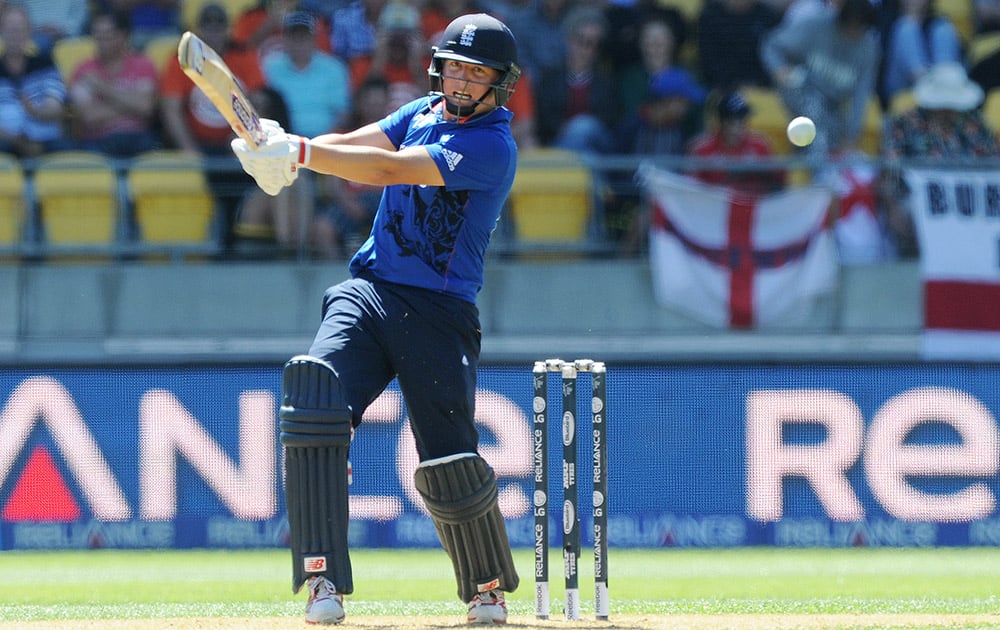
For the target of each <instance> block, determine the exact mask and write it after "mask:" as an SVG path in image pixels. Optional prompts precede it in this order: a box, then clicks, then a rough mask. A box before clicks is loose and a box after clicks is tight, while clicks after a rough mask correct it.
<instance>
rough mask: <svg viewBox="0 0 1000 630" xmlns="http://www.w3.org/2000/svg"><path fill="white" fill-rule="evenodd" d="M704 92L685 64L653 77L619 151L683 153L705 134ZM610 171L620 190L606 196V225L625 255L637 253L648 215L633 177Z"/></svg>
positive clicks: (627, 125) (622, 134)
mask: <svg viewBox="0 0 1000 630" xmlns="http://www.w3.org/2000/svg"><path fill="white" fill-rule="evenodd" d="M704 101H705V90H704V89H703V88H702V87H701V86H700V85H698V84H697V82H696V81H695V80H694V77H693V76H691V73H689V72H688V71H687V70H684V69H683V68H677V67H674V68H669V69H667V70H663V71H661V72H659V73H658V74H656V75H655V76H654V77H653V78H652V80H651V81H650V93H649V97H648V98H647V100H646V102H645V103H643V105H642V106H641V107H640V108H639V110H638V111H637V112H636V113H635V114H633V115H632V116H631V117H630V118H629V119H627V120H626V121H624V123H623V125H622V129H621V132H620V134H619V135H620V138H619V142H620V146H619V148H618V151H620V152H622V153H632V154H634V155H640V156H645V155H678V156H679V155H683V154H684V152H685V150H686V148H687V146H688V144H689V143H690V142H691V141H692V140H693V139H694V138H695V137H697V136H698V134H699V133H701V131H702V128H703V125H702V121H703V116H702V104H703V103H704ZM621 177H622V175H621V174H619V173H612V174H611V176H610V180H611V183H612V188H613V189H615V190H616V191H617V193H616V194H615V195H614V197H613V198H610V199H608V200H606V224H607V226H608V230H609V232H610V233H611V235H612V237H613V238H614V239H615V240H617V241H618V244H619V248H620V252H619V253H621V254H622V255H633V254H635V253H636V252H638V251H639V248H640V246H641V243H642V241H643V238H644V236H643V235H644V234H646V233H647V231H646V227H647V226H646V217H645V215H644V213H642V212H641V211H640V208H641V204H640V199H639V195H638V194H636V192H635V188H634V185H633V175H632V174H631V173H630V174H628V175H627V180H626V181H620V178H621Z"/></svg>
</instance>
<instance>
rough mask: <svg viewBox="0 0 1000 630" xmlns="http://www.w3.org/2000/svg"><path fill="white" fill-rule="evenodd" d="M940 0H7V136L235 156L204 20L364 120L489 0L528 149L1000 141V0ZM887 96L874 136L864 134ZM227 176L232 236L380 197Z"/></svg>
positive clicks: (285, 113) (296, 116) (396, 95)
mask: <svg viewBox="0 0 1000 630" xmlns="http://www.w3.org/2000/svg"><path fill="white" fill-rule="evenodd" d="M936 1H937V0H575V1H574V0H260V1H259V2H254V0H146V1H142V0H90V1H89V2H86V1H83V0H29V1H26V0H0V42H2V53H0V151H3V152H6V153H12V154H15V155H17V156H19V157H21V158H36V157H38V156H41V155H44V154H46V153H50V152H53V151H58V150H62V149H83V150H89V151H98V152H102V153H106V154H108V155H110V156H112V157H115V158H122V159H128V158H131V157H134V156H137V155H139V154H141V153H143V152H146V151H149V150H152V149H175V150H181V151H186V152H190V153H191V154H192V155H198V156H203V157H212V158H220V159H222V158H229V157H231V154H230V150H229V140H230V138H231V135H232V134H231V131H230V130H229V126H228V125H227V124H226V122H225V120H224V119H223V118H222V117H221V115H219V114H218V112H216V111H215V108H214V107H213V106H212V105H211V103H210V102H209V101H208V99H207V98H205V97H204V95H203V94H201V93H200V91H199V90H197V89H196V88H195V87H194V85H193V84H192V83H191V82H190V80H188V79H187V77H186V76H185V75H184V74H183V72H182V71H181V69H180V67H179V65H178V62H177V59H176V55H175V54H173V51H175V50H176V48H175V47H174V48H171V46H175V45H176V40H177V39H178V38H179V36H180V33H181V32H183V31H184V30H189V29H190V30H192V31H194V32H195V33H197V34H198V35H199V36H200V37H201V38H202V39H204V40H205V41H206V42H207V43H208V44H209V45H210V46H212V47H213V48H215V49H216V50H218V51H220V52H221V53H222V56H223V58H224V59H225V61H226V63H227V64H228V65H229V66H230V68H232V70H233V72H234V73H235V74H236V76H237V77H238V78H239V80H240V81H241V83H242V84H243V86H244V88H245V89H246V91H247V93H248V94H249V95H250V97H251V98H252V99H253V100H254V102H255V103H256V104H257V105H258V107H259V108H260V110H261V111H262V112H264V113H265V115H266V116H269V117H273V118H275V119H277V120H279V121H281V122H282V124H283V125H284V126H285V127H286V128H287V129H288V130H289V131H291V132H294V133H299V134H302V135H306V136H315V135H319V134H322V133H325V132H328V131H333V130H341V129H347V128H352V127H355V126H358V125H360V124H361V123H363V122H366V121H370V120H374V119H376V118H379V117H381V116H383V115H385V114H386V113H388V112H390V111H392V110H393V109H395V108H396V107H398V106H399V105H401V104H402V103H405V102H407V101H409V100H411V99H413V98H417V97H419V96H420V95H422V94H424V93H426V91H427V75H426V68H427V65H428V60H429V54H430V46H431V45H433V44H434V43H436V41H437V38H438V34H439V33H440V31H441V30H442V29H443V27H444V25H446V24H447V23H448V22H449V21H450V20H451V19H452V18H453V17H455V16H457V15H460V14H463V13H469V12H476V11H484V12H488V13H491V14H493V15H495V16H497V17H498V18H500V19H501V20H503V21H505V22H506V23H507V24H508V25H509V26H510V28H511V30H512V31H513V33H514V35H515V37H516V38H517V41H518V44H519V55H520V60H519V61H520V65H521V67H522V69H523V78H522V80H521V81H520V83H519V84H518V87H517V91H516V93H515V95H514V98H513V99H512V100H511V101H510V103H509V104H508V107H510V108H511V109H512V110H513V111H514V113H515V118H514V122H513V126H514V134H515V138H516V139H517V142H518V145H519V147H520V150H521V151H530V150H532V149H534V148H537V147H552V148H560V149H567V150H571V151H576V152H583V153H591V154H597V155H602V154H606V155H614V154H630V155H670V156H685V155H691V156H698V157H711V156H721V157H727V158H733V159H741V158H749V159H753V158H755V157H763V158H767V157H772V156H778V155H782V156H784V155H792V154H794V153H795V152H799V153H801V154H803V155H813V156H817V155H818V156H832V157H837V156H847V155H853V154H857V153H858V152H860V151H867V154H868V155H872V154H873V153H874V154H875V156H876V157H880V158H906V157H940V158H954V157H970V156H986V157H995V156H998V155H1000V146H998V143H997V133H996V132H997V128H996V125H997V123H998V122H1000V120H998V119H997V118H996V115H995V114H989V113H988V112H987V110H986V109H985V108H984V105H985V103H986V101H987V98H988V97H989V96H990V95H991V92H992V90H994V89H995V88H996V87H998V86H1000V0H965V1H966V2H967V4H968V6H967V7H966V9H965V10H964V11H959V12H956V10H955V8H954V7H955V6H956V5H957V4H958V3H956V2H955V1H954V0H950V1H949V5H948V6H949V11H950V12H944V11H942V10H939V9H938V7H937V6H936ZM991 36H992V38H993V40H995V41H996V43H995V44H994V46H993V47H992V48H989V47H987V45H986V42H987V41H989V40H990V37H991ZM81 41H82V42H85V44H86V46H83V47H80V48H76V49H72V50H75V52H74V53H73V54H70V53H67V52H66V51H68V50H71V49H70V46H69V44H70V43H72V42H81ZM163 42H166V44H165V45H164V43H163ZM973 50H975V51H976V52H975V55H973V53H972V51H973ZM750 91H755V92H758V91H767V92H771V93H773V94H775V95H776V96H777V98H778V101H777V102H779V103H780V104H781V107H783V108H784V112H783V115H784V119H786V120H787V119H788V118H790V117H792V116H796V115H805V116H809V117H811V118H812V119H813V120H814V121H815V123H816V127H817V138H816V140H815V142H813V144H812V145H810V146H809V147H807V148H805V149H795V148H794V147H791V145H789V144H788V143H787V142H782V139H781V138H778V137H776V136H774V135H769V134H767V133H762V131H763V130H761V129H755V122H754V121H755V120H756V118H755V115H757V114H760V113H762V112H760V111H757V110H758V109H759V108H760V105H758V104H755V103H754V101H753V99H751V98H749V94H748V93H749V92H750ZM873 107H874V108H875V110H874V111H875V115H876V117H877V119H878V121H879V122H878V125H877V129H876V136H877V138H876V140H875V142H874V143H872V142H868V143H867V144H866V141H865V134H866V133H871V129H870V119H871V116H872V111H873V109H872V108H873ZM873 148H874V151H873V150H872V149H873ZM692 174H693V175H695V176H697V177H700V178H702V179H704V180H705V181H706V182H709V183H712V184H716V185H722V186H730V187H732V188H734V189H737V190H740V191H742V192H744V193H747V194H763V193H766V192H769V191H773V190H776V189H780V188H782V187H783V186H784V185H785V184H786V181H787V178H786V176H785V174H784V173H767V172H763V173H762V172H759V171H755V172H741V171H740V170H739V169H736V170H734V171H726V172H720V171H718V170H700V171H696V172H692ZM814 175H815V176H816V177H817V178H823V177H827V178H829V177H830V176H831V174H830V173H815V174H814ZM836 176H837V177H840V178H841V179H843V176H844V174H843V173H838V174H836ZM209 179H210V183H211V186H212V189H213V191H214V193H215V195H216V197H217V199H218V200H219V206H220V212H222V213H223V214H224V216H225V221H224V222H225V232H226V240H227V244H228V245H232V244H233V242H235V240H238V239H239V238H242V237H248V238H265V237H266V238H268V239H273V240H274V241H275V242H276V243H277V244H278V246H279V247H280V248H284V249H288V250H293V249H295V248H300V247H303V246H306V247H309V248H312V249H313V250H314V251H315V252H317V253H318V254H319V255H324V256H332V257H339V256H343V255H349V254H350V252H351V248H352V247H354V246H356V244H357V242H358V239H361V238H364V235H365V234H366V233H367V230H368V226H369V225H370V220H371V217H372V214H373V212H374V209H375V206H376V200H377V196H378V189H377V188H373V187H357V186H353V185H350V184H347V183H346V182H342V181H333V178H321V177H303V178H301V179H300V180H299V182H297V183H296V186H294V187H292V189H290V190H288V191H286V192H285V193H283V194H282V195H281V196H279V197H277V198H270V197H267V196H266V195H263V194H262V193H261V192H260V191H259V190H257V189H256V187H255V186H253V185H252V181H251V180H250V179H249V178H248V177H246V176H245V175H244V174H243V173H242V172H240V171H238V169H236V170H228V171H227V170H226V169H212V170H210V171H209ZM870 179H871V178H870ZM890 180H891V181H890ZM863 185H865V186H869V187H871V188H874V189H876V190H875V193H876V194H873V195H870V196H869V197H868V198H870V199H872V200H873V201H872V202H871V205H873V206H874V207H872V208H871V209H870V211H871V213H872V215H873V216H874V217H876V219H877V222H878V223H879V225H881V227H882V229H883V230H884V231H885V234H884V236H885V237H886V238H887V239H888V240H890V241H893V242H892V243H891V247H890V250H891V254H887V255H895V256H904V257H905V256H915V255H917V250H916V245H915V244H914V243H913V241H912V233H911V229H910V228H908V227H907V219H906V210H905V206H906V204H905V195H906V191H905V187H904V186H902V185H901V183H900V181H899V178H898V173H896V174H895V178H888V177H886V178H881V179H879V178H874V179H873V180H872V181H867V182H865V183H864V184H863ZM855 192H856V191H855ZM626 197H627V195H626ZM633 201H634V200H633ZM610 205H612V206H613V205H614V201H613V200H612V202H611V204H610ZM624 207H626V210H625V212H627V213H631V214H634V213H635V212H637V210H636V207H635V204H634V203H633V204H631V205H630V202H628V201H626V202H625V204H624ZM614 210H615V209H614V208H613V207H612V208H609V216H611V215H612V214H613V212H614ZM618 211H622V208H621V206H620V207H619V208H618ZM640 229H641V225H640V227H639V228H637V227H636V225H635V224H632V225H630V226H628V227H627V228H625V229H622V230H620V233H619V236H622V241H623V242H622V251H626V252H627V251H634V250H635V249H637V248H638V247H640V245H639V243H638V242H637V239H640V238H641V235H640V232H639V230H640ZM860 258H861V259H863V258H865V257H864V256H861V257H860Z"/></svg>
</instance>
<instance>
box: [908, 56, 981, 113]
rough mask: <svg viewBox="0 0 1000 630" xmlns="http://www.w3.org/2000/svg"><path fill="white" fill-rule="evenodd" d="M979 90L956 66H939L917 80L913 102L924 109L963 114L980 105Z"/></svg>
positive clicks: (962, 69)
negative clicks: (948, 110) (952, 111)
mask: <svg viewBox="0 0 1000 630" xmlns="http://www.w3.org/2000/svg"><path fill="white" fill-rule="evenodd" d="M983 96H984V94H983V88H981V87H980V86H979V84H977V83H976V82H975V81H972V80H971V79H969V75H968V74H967V73H966V72H965V67H964V66H962V64H960V63H954V62H948V63H939V64H936V65H934V66H932V67H931V69H930V70H928V71H927V73H926V74H924V76H922V77H920V78H919V79H917V83H916V85H915V86H914V87H913V99H914V101H916V103H917V106H918V107H922V108H924V109H950V110H954V111H958V112H966V111H969V110H970V109H975V108H976V107H979V105H980V104H981V103H982V102H983Z"/></svg>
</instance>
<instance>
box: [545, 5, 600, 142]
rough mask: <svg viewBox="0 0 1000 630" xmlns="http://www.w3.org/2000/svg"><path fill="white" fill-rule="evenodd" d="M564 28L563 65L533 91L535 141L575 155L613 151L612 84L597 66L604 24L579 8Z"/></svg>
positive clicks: (549, 71)
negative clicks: (535, 117)
mask: <svg viewBox="0 0 1000 630" xmlns="http://www.w3.org/2000/svg"><path fill="white" fill-rule="evenodd" d="M564 28H565V34H564V35H562V38H563V39H564V40H565V42H566V48H565V55H564V57H563V59H561V60H560V62H559V63H557V64H556V65H555V66H553V67H550V68H547V69H545V70H543V71H542V75H541V76H540V77H536V78H537V82H536V84H535V85H534V86H532V87H533V88H534V92H535V112H536V115H537V123H538V126H537V130H538V140H539V142H540V143H541V144H543V145H545V146H557V147H560V148H563V149H570V150H573V151H593V152H599V153H606V152H609V151H612V150H613V149H614V144H615V139H614V136H613V134H612V130H613V129H614V127H615V126H616V116H617V109H618V103H617V97H616V95H615V86H614V78H613V77H612V76H611V73H610V72H609V71H608V70H607V69H606V68H605V67H604V66H603V65H602V64H601V62H602V59H601V45H602V43H603V42H604V35H605V33H606V31H607V23H606V22H605V20H604V16H603V15H602V14H601V12H600V11H599V10H597V9H593V8H590V7H581V8H579V9H576V10H575V11H574V12H573V13H571V14H570V15H568V16H567V17H566V21H565V25H564ZM529 72H531V69H530V68H529Z"/></svg>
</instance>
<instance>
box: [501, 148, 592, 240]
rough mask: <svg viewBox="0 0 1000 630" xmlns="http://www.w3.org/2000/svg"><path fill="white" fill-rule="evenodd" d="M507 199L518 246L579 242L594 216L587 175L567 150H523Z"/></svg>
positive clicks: (585, 168)
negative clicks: (519, 244)
mask: <svg viewBox="0 0 1000 630" xmlns="http://www.w3.org/2000/svg"><path fill="white" fill-rule="evenodd" d="M508 199H509V202H510V210H511V216H512V218H513V221H514V234H515V238H516V239H517V241H518V242H519V243H521V244H559V243H561V244H566V243H573V242H579V241H582V240H584V239H585V238H586V236H587V227H588V223H589V221H590V219H591V217H592V216H593V212H594V189H593V174H592V173H591V170H590V168H589V167H588V166H587V165H586V164H584V163H583V161H582V160H581V159H580V157H579V156H578V155H577V154H576V153H574V152H572V151H563V150H559V149H547V148H545V149H534V150H531V151H524V152H522V153H521V154H520V156H519V158H518V169H517V175H516V176H515V178H514V185H513V187H512V188H511V191H510V196H509V198H508Z"/></svg>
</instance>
